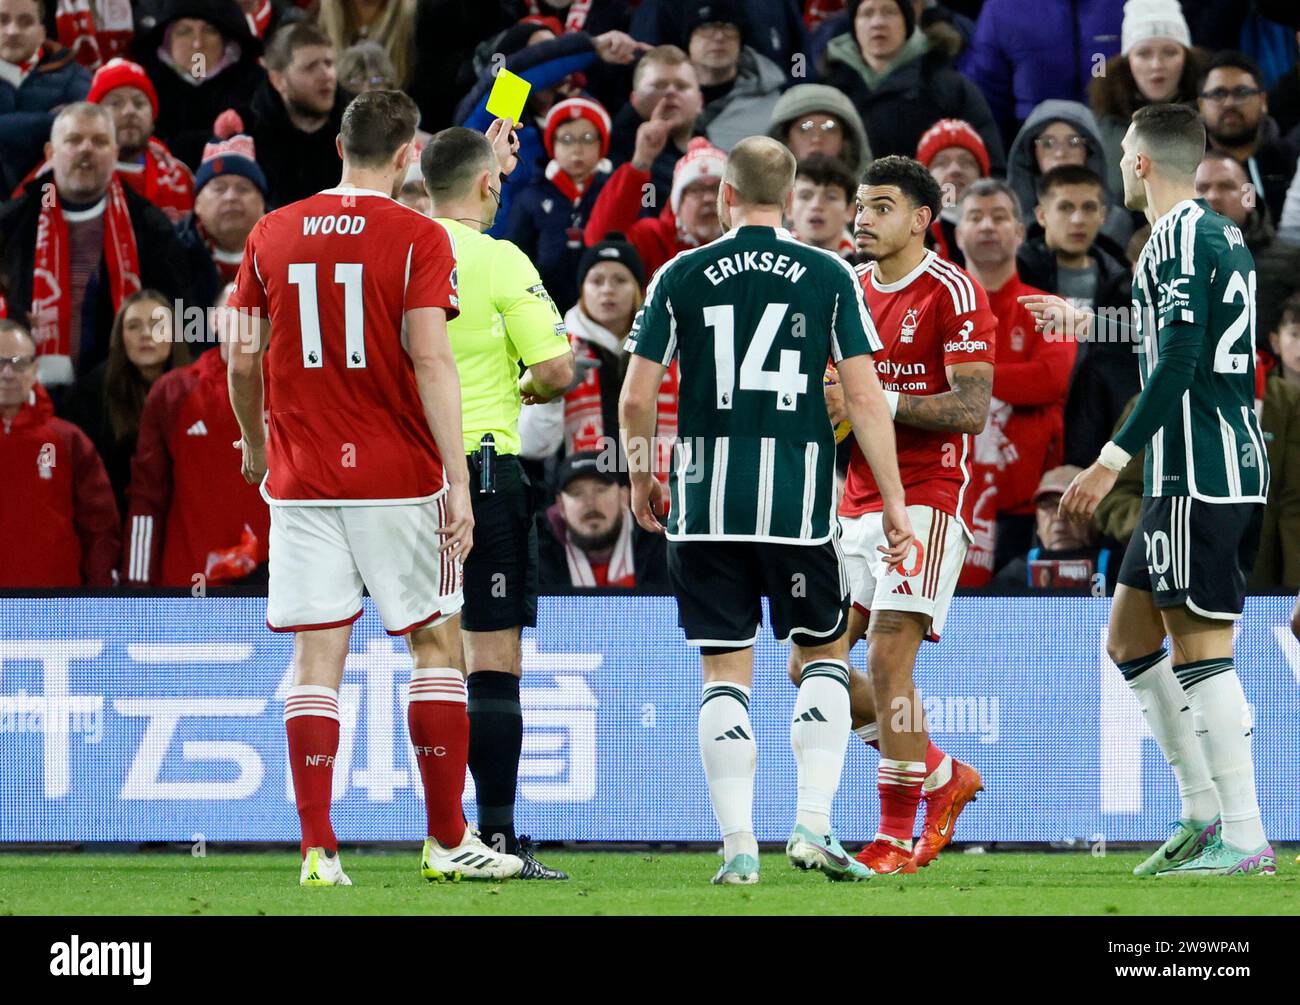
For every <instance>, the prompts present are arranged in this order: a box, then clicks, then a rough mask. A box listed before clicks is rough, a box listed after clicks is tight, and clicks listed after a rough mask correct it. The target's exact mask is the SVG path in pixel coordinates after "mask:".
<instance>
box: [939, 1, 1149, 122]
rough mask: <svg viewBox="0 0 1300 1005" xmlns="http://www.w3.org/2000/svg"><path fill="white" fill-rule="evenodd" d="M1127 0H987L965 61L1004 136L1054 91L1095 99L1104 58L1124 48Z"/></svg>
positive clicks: (961, 65)
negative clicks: (1092, 90)
mask: <svg viewBox="0 0 1300 1005" xmlns="http://www.w3.org/2000/svg"><path fill="white" fill-rule="evenodd" d="M1123 23H1124V0H1037V2H1036V3H1033V4H1030V5H1026V4H1025V2H1024V0H984V6H983V7H981V8H980V16H979V20H978V21H976V22H975V37H974V38H973V39H972V40H971V44H970V45H969V46H968V47H967V48H966V51H965V52H963V53H962V55H961V60H960V61H959V62H958V65H957V69H959V70H960V71H961V72H962V73H964V74H965V75H966V76H967V77H969V78H970V79H971V80H973V81H974V82H975V83H976V85H977V86H978V87H979V89H980V90H981V91H983V92H984V97H985V98H986V99H987V100H988V103H989V110H990V111H992V112H993V119H994V121H995V122H997V124H998V127H999V128H1000V129H1001V130H1002V135H1003V136H1014V135H1015V134H1016V131H1017V130H1018V129H1019V127H1020V124H1021V123H1022V122H1023V121H1024V120H1025V119H1026V118H1028V116H1029V113H1030V112H1031V111H1033V109H1034V107H1035V106H1036V105H1038V104H1039V103H1040V102H1042V101H1044V100H1045V99H1047V98H1064V99H1065V100H1067V101H1084V102H1086V101H1087V100H1088V85H1089V84H1090V83H1091V82H1092V78H1093V75H1094V73H1096V72H1097V71H1096V68H1097V66H1098V65H1105V61H1106V60H1108V59H1110V57H1111V56H1114V55H1116V54H1118V52H1119V43H1120V27H1121V26H1122V25H1123Z"/></svg>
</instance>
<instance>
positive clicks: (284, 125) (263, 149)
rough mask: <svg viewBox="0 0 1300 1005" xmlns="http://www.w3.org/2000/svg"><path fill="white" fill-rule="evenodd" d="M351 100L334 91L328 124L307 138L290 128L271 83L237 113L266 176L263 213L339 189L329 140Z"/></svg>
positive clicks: (337, 162)
mask: <svg viewBox="0 0 1300 1005" xmlns="http://www.w3.org/2000/svg"><path fill="white" fill-rule="evenodd" d="M351 100H352V95H351V94H350V93H348V92H347V91H345V90H343V89H342V88H339V89H338V90H337V92H336V93H335V95H334V108H333V109H332V110H331V111H330V117H329V121H328V122H326V123H325V125H323V126H321V127H320V128H319V129H317V130H316V131H315V132H312V133H304V132H303V131H302V130H301V129H299V128H298V127H297V126H295V125H294V124H293V121H292V120H291V119H290V118H289V110H288V109H287V108H285V106H284V99H283V98H281V97H280V94H279V92H278V91H276V89H275V88H274V87H272V86H271V83H270V81H264V82H263V83H262V85H261V86H260V87H258V89H257V92H256V93H255V94H254V95H253V100H252V101H251V102H250V103H249V105H248V107H247V108H240V109H238V112H239V117H240V118H241V119H242V120H243V122H244V132H245V133H247V134H248V135H249V136H251V137H253V145H254V146H255V147H256V149H257V164H258V166H259V167H260V168H261V169H262V171H263V172H264V173H265V174H266V185H267V189H268V194H267V198H266V208H267V210H268V211H269V210H272V209H279V208H280V207H281V206H287V205H288V204H289V203H291V202H297V201H298V200H299V199H305V198H307V196H309V195H315V194H316V193H317V192H320V191H323V190H324V189H327V188H333V187H334V186H335V185H337V184H338V183H339V178H340V177H342V175H343V162H342V161H340V160H339V152H338V148H337V147H335V145H334V140H335V137H337V136H338V134H339V127H340V126H341V125H342V124H343V109H345V108H347V106H348V102H349V101H351Z"/></svg>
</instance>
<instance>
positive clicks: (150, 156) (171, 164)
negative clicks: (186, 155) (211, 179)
mask: <svg viewBox="0 0 1300 1005" xmlns="http://www.w3.org/2000/svg"><path fill="white" fill-rule="evenodd" d="M117 170H118V174H119V175H121V177H122V180H123V181H125V182H126V183H127V184H128V185H130V186H131V188H132V190H133V191H134V192H135V194H136V195H142V196H144V197H145V198H146V199H148V200H149V201H150V202H151V203H153V204H154V205H155V206H157V207H158V208H159V209H161V210H162V211H163V212H164V213H166V214H167V219H169V220H171V222H172V223H175V222H176V221H177V220H179V219H180V218H181V217H182V216H184V215H185V214H186V213H188V212H190V211H191V210H193V209H194V174H193V172H191V171H190V169H189V167H188V166H187V165H186V164H185V162H184V161H182V160H179V159H178V158H177V157H176V155H175V154H173V153H172V152H171V151H170V150H168V149H167V145H166V144H165V143H163V141H162V140H160V139H158V138H157V137H153V136H151V137H150V138H149V142H148V144H147V145H146V146H145V148H144V163H143V164H118V166H117Z"/></svg>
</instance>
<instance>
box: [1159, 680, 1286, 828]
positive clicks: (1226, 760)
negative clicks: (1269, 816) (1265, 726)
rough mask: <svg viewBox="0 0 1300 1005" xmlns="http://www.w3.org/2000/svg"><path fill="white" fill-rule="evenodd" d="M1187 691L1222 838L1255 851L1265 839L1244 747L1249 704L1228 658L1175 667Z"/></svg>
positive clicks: (1247, 751) (1248, 731)
mask: <svg viewBox="0 0 1300 1005" xmlns="http://www.w3.org/2000/svg"><path fill="white" fill-rule="evenodd" d="M1175 672H1176V673H1177V674H1178V680H1179V682H1180V683H1181V684H1182V686H1183V689H1184V690H1185V691H1186V692H1187V698H1188V701H1189V703H1190V705H1191V709H1192V716H1193V721H1194V723H1195V731H1196V734H1197V738H1198V739H1199V740H1200V745H1201V750H1202V751H1203V752H1204V755H1205V764H1206V766H1207V767H1208V768H1209V773H1210V778H1211V779H1212V780H1213V782H1214V790H1215V792H1216V793H1217V794H1218V799H1219V805H1220V807H1221V813H1220V815H1221V816H1222V818H1223V831H1222V832H1221V836H1222V838H1223V841H1224V843H1225V844H1230V845H1232V846H1233V847H1234V848H1238V849H1241V850H1242V851H1255V850H1256V849H1258V848H1259V846H1260V845H1263V844H1266V843H1267V842H1268V839H1267V838H1266V837H1265V835H1264V824H1263V822H1262V821H1261V820H1260V815H1259V798H1258V796H1257V795H1256V792H1255V760H1254V757H1253V755H1252V753H1251V749H1250V737H1251V730H1252V727H1251V721H1250V706H1249V705H1248V704H1247V702H1246V694H1245V692H1244V691H1242V689H1241V679H1240V678H1239V677H1238V676H1237V671H1236V669H1235V668H1234V667H1233V665H1232V660H1230V659H1214V660H1199V661H1197V662H1195V663H1183V664H1181V665H1180V666H1178V667H1175Z"/></svg>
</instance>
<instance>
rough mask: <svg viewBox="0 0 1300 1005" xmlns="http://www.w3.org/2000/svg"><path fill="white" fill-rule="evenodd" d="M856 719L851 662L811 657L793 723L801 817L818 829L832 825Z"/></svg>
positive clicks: (797, 813)
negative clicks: (851, 708) (852, 708)
mask: <svg viewBox="0 0 1300 1005" xmlns="http://www.w3.org/2000/svg"><path fill="white" fill-rule="evenodd" d="M851 725H852V715H851V713H850V711H849V667H848V664H847V663H844V662H843V661H841V660H814V661H812V662H811V663H805V664H804V666H803V671H802V674H801V676H800V678H799V697H798V698H797V699H796V700H795V703H794V719H793V720H792V721H791V723H790V746H791V747H792V748H793V749H794V760H795V764H796V765H798V768H799V801H798V804H797V806H796V810H795V823H796V824H797V825H801V826H804V827H807V828H808V829H809V830H810V831H812V832H813V833H814V834H829V833H830V831H831V803H832V802H834V800H835V792H836V790H837V789H838V788H839V787H840V774H841V772H843V770H844V749H845V747H846V745H847V744H848V739H849V728H850V726H851Z"/></svg>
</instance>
